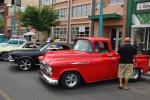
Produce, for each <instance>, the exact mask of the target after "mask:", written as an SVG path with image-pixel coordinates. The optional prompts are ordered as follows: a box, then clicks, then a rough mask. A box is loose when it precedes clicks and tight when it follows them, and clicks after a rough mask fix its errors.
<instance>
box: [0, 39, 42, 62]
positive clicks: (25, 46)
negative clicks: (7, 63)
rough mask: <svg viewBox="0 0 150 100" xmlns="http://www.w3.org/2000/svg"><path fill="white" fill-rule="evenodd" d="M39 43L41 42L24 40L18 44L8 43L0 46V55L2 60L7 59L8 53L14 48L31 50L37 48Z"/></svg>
mask: <svg viewBox="0 0 150 100" xmlns="http://www.w3.org/2000/svg"><path fill="white" fill-rule="evenodd" d="M40 45H41V43H34V42H25V43H23V44H22V45H20V46H12V45H9V46H6V47H3V48H0V57H1V58H2V59H3V60H8V57H9V53H10V52H12V51H14V50H33V49H37V48H38V47H39V46H40Z"/></svg>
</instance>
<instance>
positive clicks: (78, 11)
mask: <svg viewBox="0 0 150 100" xmlns="http://www.w3.org/2000/svg"><path fill="white" fill-rule="evenodd" d="M88 15H90V5H89V4H88V5H80V6H75V7H73V8H72V17H81V16H88Z"/></svg>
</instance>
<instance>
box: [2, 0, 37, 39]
mask: <svg viewBox="0 0 150 100" xmlns="http://www.w3.org/2000/svg"><path fill="white" fill-rule="evenodd" d="M29 5H30V6H36V7H39V0H16V6H15V7H14V0H4V6H5V9H4V10H5V16H4V18H5V28H4V33H5V35H6V36H8V37H11V36H12V34H13V29H15V34H17V35H22V34H24V33H26V32H27V29H26V28H25V27H23V26H21V23H20V20H19V11H24V10H25V8H26V7H27V6H29Z"/></svg>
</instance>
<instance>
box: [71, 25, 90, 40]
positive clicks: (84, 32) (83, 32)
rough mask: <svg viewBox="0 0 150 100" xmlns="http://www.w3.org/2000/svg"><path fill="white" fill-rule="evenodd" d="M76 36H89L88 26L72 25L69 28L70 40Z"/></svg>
mask: <svg viewBox="0 0 150 100" xmlns="http://www.w3.org/2000/svg"><path fill="white" fill-rule="evenodd" d="M77 37H89V27H84V26H80V27H72V28H71V42H73V41H74V39H75V38H77Z"/></svg>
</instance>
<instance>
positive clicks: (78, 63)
mask: <svg viewBox="0 0 150 100" xmlns="http://www.w3.org/2000/svg"><path fill="white" fill-rule="evenodd" d="M89 63H90V62H72V63H71V64H72V65H80V64H89Z"/></svg>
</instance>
